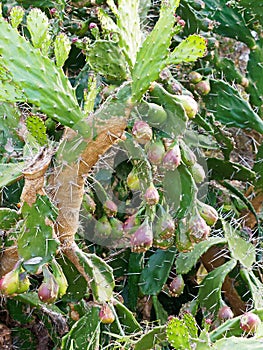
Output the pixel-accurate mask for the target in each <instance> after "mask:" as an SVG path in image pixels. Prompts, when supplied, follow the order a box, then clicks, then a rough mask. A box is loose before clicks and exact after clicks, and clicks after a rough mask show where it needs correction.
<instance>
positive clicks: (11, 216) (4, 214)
mask: <svg viewBox="0 0 263 350" xmlns="http://www.w3.org/2000/svg"><path fill="white" fill-rule="evenodd" d="M20 218H21V216H20V215H19V213H18V212H17V211H16V210H14V209H9V208H0V229H1V230H9V229H10V228H12V227H14V226H15V225H16V223H17V221H18V220H19V219H20Z"/></svg>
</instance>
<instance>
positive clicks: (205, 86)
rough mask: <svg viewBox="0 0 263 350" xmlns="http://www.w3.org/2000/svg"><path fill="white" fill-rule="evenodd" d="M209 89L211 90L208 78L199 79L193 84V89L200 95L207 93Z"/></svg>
mask: <svg viewBox="0 0 263 350" xmlns="http://www.w3.org/2000/svg"><path fill="white" fill-rule="evenodd" d="M210 90H211V87H210V84H209V81H208V80H201V81H199V83H197V84H196V85H195V91H196V92H197V93H198V94H199V95H200V96H205V95H207V94H209V92H210Z"/></svg>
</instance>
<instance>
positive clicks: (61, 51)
mask: <svg viewBox="0 0 263 350" xmlns="http://www.w3.org/2000/svg"><path fill="white" fill-rule="evenodd" d="M70 49H71V43H70V40H69V38H68V37H67V36H66V35H65V34H63V33H60V34H58V35H57V36H56V39H55V41H54V52H55V57H56V65H57V66H58V67H62V66H63V65H64V63H65V61H66V60H67V58H68V55H69V52H70Z"/></svg>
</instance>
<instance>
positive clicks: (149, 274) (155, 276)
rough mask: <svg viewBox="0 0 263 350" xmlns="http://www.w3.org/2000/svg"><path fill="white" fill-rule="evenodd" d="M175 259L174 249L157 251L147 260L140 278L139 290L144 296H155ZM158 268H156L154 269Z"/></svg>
mask: <svg viewBox="0 0 263 350" xmlns="http://www.w3.org/2000/svg"><path fill="white" fill-rule="evenodd" d="M174 258H175V248H170V249H168V250H161V249H158V250H157V251H156V252H155V253H154V254H153V255H152V256H151V257H150V259H149V261H148V263H147V265H146V266H145V268H144V269H143V271H142V273H141V276H140V282H139V285H140V289H141V291H142V293H143V294H145V295H157V294H158V293H160V291H161V289H162V287H163V285H164V284H165V282H166V280H167V278H168V276H169V273H170V270H171V268H172V265H173V262H174ZM156 266H158V268H156Z"/></svg>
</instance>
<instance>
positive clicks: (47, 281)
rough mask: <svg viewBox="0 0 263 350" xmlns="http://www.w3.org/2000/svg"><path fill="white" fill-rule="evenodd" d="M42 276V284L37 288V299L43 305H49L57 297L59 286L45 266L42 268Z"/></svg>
mask: <svg viewBox="0 0 263 350" xmlns="http://www.w3.org/2000/svg"><path fill="white" fill-rule="evenodd" d="M43 275H44V279H43V282H42V284H41V285H40V287H39V288H38V297H39V299H40V300H41V301H42V302H43V303H48V304H51V303H53V302H54V301H56V299H57V297H58V292H59V286H58V284H57V282H56V280H55V277H54V276H53V275H52V273H51V272H50V271H49V269H48V267H47V265H44V266H43Z"/></svg>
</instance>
